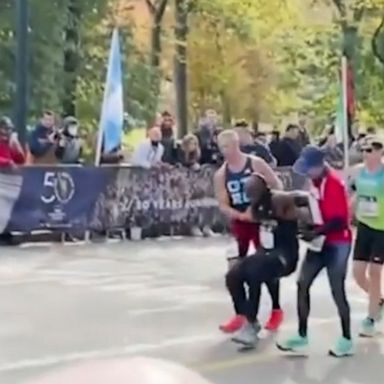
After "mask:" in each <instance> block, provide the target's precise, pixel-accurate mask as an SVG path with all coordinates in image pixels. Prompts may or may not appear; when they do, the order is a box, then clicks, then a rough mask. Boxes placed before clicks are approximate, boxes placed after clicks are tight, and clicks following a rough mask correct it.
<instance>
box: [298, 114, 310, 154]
mask: <svg viewBox="0 0 384 384" xmlns="http://www.w3.org/2000/svg"><path fill="white" fill-rule="evenodd" d="M307 120H308V119H307V114H306V113H305V112H302V113H300V115H299V125H298V128H299V134H298V137H297V140H298V142H299V144H300V147H301V149H303V148H304V147H305V146H306V145H308V144H310V143H311V140H310V137H309V133H308V129H307Z"/></svg>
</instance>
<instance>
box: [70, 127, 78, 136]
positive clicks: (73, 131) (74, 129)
mask: <svg viewBox="0 0 384 384" xmlns="http://www.w3.org/2000/svg"><path fill="white" fill-rule="evenodd" d="M77 132H78V127H77V125H70V126H69V127H68V133H69V135H70V136H72V137H76V136H77Z"/></svg>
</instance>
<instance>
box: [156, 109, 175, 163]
mask: <svg viewBox="0 0 384 384" xmlns="http://www.w3.org/2000/svg"><path fill="white" fill-rule="evenodd" d="M174 125H175V122H174V119H173V117H172V115H171V114H170V113H169V112H168V111H164V112H163V113H162V114H161V118H160V130H161V137H162V139H161V144H162V145H163V147H164V154H163V157H162V162H163V163H165V164H176V163H177V160H178V150H177V142H176V139H175V132H174Z"/></svg>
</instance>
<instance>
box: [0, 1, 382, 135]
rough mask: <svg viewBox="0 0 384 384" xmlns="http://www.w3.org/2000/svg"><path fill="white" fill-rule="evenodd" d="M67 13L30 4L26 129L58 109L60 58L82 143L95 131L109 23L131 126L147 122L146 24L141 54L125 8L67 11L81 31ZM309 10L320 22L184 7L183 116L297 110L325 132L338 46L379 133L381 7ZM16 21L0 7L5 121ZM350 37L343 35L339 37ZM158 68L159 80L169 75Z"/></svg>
mask: <svg viewBox="0 0 384 384" xmlns="http://www.w3.org/2000/svg"><path fill="white" fill-rule="evenodd" d="M70 3H71V0H49V1H47V0H29V6H30V33H29V42H30V60H29V101H30V103H29V115H30V118H31V119H35V118H36V117H37V116H39V115H40V113H41V110H42V109H45V108H50V109H54V110H55V111H58V112H59V113H60V112H61V111H62V110H63V101H64V96H65V95H64V94H63V93H64V89H65V86H64V85H65V84H67V83H68V81H69V80H70V79H69V78H68V77H67V76H66V72H65V70H64V52H65V51H68V50H69V49H70V50H74V51H76V57H78V58H79V60H78V62H77V63H76V64H77V66H76V71H75V76H76V79H77V83H76V92H75V104H76V110H77V114H78V117H79V118H80V120H81V122H82V125H83V127H84V128H85V129H86V130H87V131H88V132H90V133H95V132H96V129H97V126H98V120H99V115H100V106H101V102H102V97H103V88H104V82H105V77H106V69H107V68H106V66H107V58H108V53H109V46H110V38H111V33H112V29H113V27H114V25H115V23H118V24H119V26H120V31H121V42H122V49H123V57H124V62H123V67H124V96H125V106H126V111H127V112H128V113H129V115H130V117H131V118H132V119H133V120H135V121H146V122H148V121H151V120H152V119H153V117H154V115H155V112H156V106H157V102H158V99H159V96H163V95H158V94H157V86H156V84H158V82H157V81H153V70H152V68H151V66H150V61H151V59H150V57H151V36H150V33H151V25H148V28H147V29H148V36H147V42H148V44H147V46H146V47H143V46H142V41H143V39H142V40H141V42H140V43H138V40H137V36H136V35H135V23H134V20H133V19H131V18H130V17H129V16H128V14H129V12H128V11H127V12H128V13H127V14H125V13H124V15H122V11H121V9H122V8H121V7H123V6H124V4H125V6H126V7H127V9H129V4H128V3H130V1H129V0H77V2H76V4H77V6H78V7H79V10H78V13H79V14H78V17H79V20H73V19H71V17H73V15H72V14H71V13H70V12H68V7H69V5H70ZM131 3H138V2H133V1H132V2H131ZM312 3H314V4H315V5H316V6H317V7H321V12H323V16H324V17H323V18H324V20H320V21H319V17H318V16H316V17H313V16H311V15H310V13H311V12H312V11H311V6H310V4H311V2H308V1H306V0H289V1H287V0H193V1H191V2H190V14H189V35H188V44H187V48H188V76H189V79H188V80H189V95H188V96H189V101H190V114H191V115H199V114H200V113H201V112H202V111H203V110H204V109H205V108H207V107H214V108H217V109H218V110H219V112H221V113H222V114H223V115H225V116H226V118H227V120H230V118H242V117H246V118H249V119H252V120H260V121H270V122H278V121H280V120H281V119H282V118H284V117H285V116H286V115H289V114H291V113H292V112H296V111H298V110H301V109H305V110H308V111H310V112H312V113H313V114H314V116H316V120H317V121H318V123H319V124H320V125H321V124H324V123H325V122H328V121H329V119H330V116H332V115H333V114H334V111H335V109H336V102H337V100H338V97H337V96H338V95H337V93H338V78H339V63H340V55H341V51H342V47H343V45H344V47H345V46H346V43H348V47H349V48H350V49H351V52H352V51H353V60H354V68H355V71H356V83H357V85H356V89H357V96H358V118H359V120H360V121H363V122H365V123H367V124H384V117H383V115H382V113H381V111H382V109H383V103H384V101H383V100H384V66H383V63H381V62H380V61H379V60H378V59H377V58H375V56H374V54H373V52H372V37H373V36H374V33H375V30H376V29H377V26H378V25H379V23H380V18H381V17H382V9H383V7H384V0H353V1H346V0H345V1H344V0H340V1H334V0H315V1H312ZM171 4H172V2H171V1H170V2H169V5H171ZM338 4H341V5H343V4H344V5H345V7H344V8H343V7H339V6H338ZM144 8H145V6H144ZM116 9H117V10H118V11H116ZM124 12H125V11H124ZM316 12H320V11H316ZM316 12H315V13H316ZM316 15H317V14H316ZM167 17H168V16H167V15H166V16H165V18H164V20H163V24H162V28H163V34H165V35H169V34H173V32H174V30H173V27H174V24H173V22H172V21H171V22H170V21H169V20H168V19H167ZM15 19H16V18H15V9H14V1H13V0H1V1H0V113H10V112H11V111H12V101H13V96H14V91H15V82H14V79H15V47H16V44H15V35H14V29H15V26H14V24H13V22H14V20H15ZM148 20H149V22H150V20H151V18H148ZM76 24H78V25H79V26H80V28H79V30H78V34H79V42H78V44H75V45H73V46H68V44H70V43H68V41H66V40H65V35H64V31H65V29H66V27H67V26H68V25H76ZM351 27H352V29H353V31H352V32H353V33H351V34H350V35H348V33H347V31H351ZM383 42H384V32H383V31H380V33H379V34H378V37H377V39H376V43H377V47H378V50H379V51H380V52H381V53H383V52H384V43H383ZM172 45H174V41H172ZM351 47H352V48H351ZM173 54H174V51H173V49H170V47H169V46H167V44H166V41H164V47H163V50H162V55H163V57H162V60H161V61H162V63H170V62H172V60H173ZM383 55H384V53H383ZM163 67H164V65H163V66H161V68H160V69H161V71H159V73H160V72H162V71H164V72H167V71H166V70H164V68H163ZM167 70H168V73H164V74H163V75H164V76H167V78H171V77H172V72H171V71H172V69H171V68H167ZM161 80H162V79H161V78H159V83H161ZM164 98H165V99H171V97H164ZM169 107H170V108H172V106H169ZM194 117H197V116H194Z"/></svg>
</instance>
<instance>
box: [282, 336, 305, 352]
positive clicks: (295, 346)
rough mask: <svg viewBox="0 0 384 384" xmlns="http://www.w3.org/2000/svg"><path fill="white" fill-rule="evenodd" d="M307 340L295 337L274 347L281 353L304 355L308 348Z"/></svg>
mask: <svg viewBox="0 0 384 384" xmlns="http://www.w3.org/2000/svg"><path fill="white" fill-rule="evenodd" d="M308 345H309V343H308V338H307V337H302V336H300V335H296V336H293V337H290V338H288V339H287V340H284V341H281V342H278V343H277V344H276V347H277V348H278V349H279V350H280V351H283V352H294V353H299V354H306V353H307V348H308Z"/></svg>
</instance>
